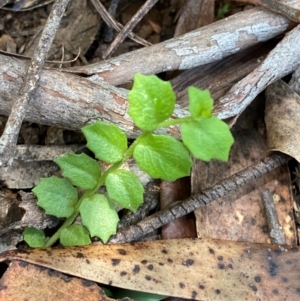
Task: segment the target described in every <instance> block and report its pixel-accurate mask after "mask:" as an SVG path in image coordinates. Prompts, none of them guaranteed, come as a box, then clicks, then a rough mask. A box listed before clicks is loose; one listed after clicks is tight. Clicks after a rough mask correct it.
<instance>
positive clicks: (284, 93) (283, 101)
mask: <svg viewBox="0 0 300 301" xmlns="http://www.w3.org/2000/svg"><path fill="white" fill-rule="evenodd" d="M299 116H300V96H299V95H298V94H297V93H295V92H294V91H293V90H292V89H291V88H290V87H289V86H288V85H287V84H286V83H285V82H284V81H282V80H279V81H277V82H275V83H273V84H271V85H269V86H268V88H267V89H266V112H265V122H266V127H267V136H268V148H269V150H278V151H281V152H283V153H285V154H288V155H290V156H291V157H293V158H295V159H296V160H297V161H298V162H300V152H299V149H300V118H299Z"/></svg>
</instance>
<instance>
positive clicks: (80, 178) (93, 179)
mask: <svg viewBox="0 0 300 301" xmlns="http://www.w3.org/2000/svg"><path fill="white" fill-rule="evenodd" d="M54 162H55V163H56V164H57V165H58V166H59V167H60V168H61V170H62V174H63V176H65V177H66V178H68V179H69V180H70V181H71V183H72V184H73V185H74V186H79V187H81V188H83V189H93V188H94V187H95V186H96V185H97V180H98V178H99V177H100V176H101V169H100V167H99V164H98V162H97V161H96V160H94V159H92V158H91V157H89V156H88V155H86V154H84V153H83V154H80V155H76V154H67V155H64V156H62V157H59V158H57V159H55V160H54Z"/></svg>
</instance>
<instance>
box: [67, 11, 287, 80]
mask: <svg viewBox="0 0 300 301" xmlns="http://www.w3.org/2000/svg"><path fill="white" fill-rule="evenodd" d="M289 24H290V21H289V20H288V19H287V18H286V17H283V16H281V15H279V14H276V13H272V12H269V11H267V10H264V9H260V8H255V9H252V10H247V11H244V12H241V13H238V14H235V15H233V16H231V17H229V18H226V19H223V20H221V21H218V22H215V23H213V24H210V25H208V26H205V27H202V28H200V29H197V30H194V31H192V32H189V33H187V34H185V35H182V36H180V37H176V38H174V39H170V40H168V41H165V42H162V43H159V44H156V45H153V46H150V47H147V48H143V49H139V50H136V51H132V52H129V53H126V54H123V55H120V56H118V57H115V58H112V59H109V60H105V61H103V62H100V63H95V64H92V65H89V66H82V67H75V68H73V69H72V68H71V69H69V71H70V72H75V73H81V74H86V75H94V76H93V80H95V81H106V82H108V83H110V84H112V85H120V84H123V83H126V82H128V81H130V80H132V79H133V76H134V74H135V73H138V72H140V73H143V74H157V73H160V72H164V71H171V70H185V69H190V68H193V67H196V66H200V65H204V64H208V63H211V62H215V61H219V60H221V59H223V58H225V57H227V56H229V55H231V54H234V53H237V52H240V51H242V50H243V49H246V48H248V47H250V46H252V45H255V44H257V43H259V42H263V41H267V40H269V39H272V38H273V37H275V36H278V35H279V34H281V33H283V32H284V31H285V30H286V29H287V28H288V26H289Z"/></svg>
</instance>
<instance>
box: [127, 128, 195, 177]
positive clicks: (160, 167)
mask: <svg viewBox="0 0 300 301" xmlns="http://www.w3.org/2000/svg"><path fill="white" fill-rule="evenodd" d="M133 157H134V159H135V160H136V162H137V164H138V165H139V167H140V169H141V170H143V171H145V172H147V173H148V174H149V175H150V176H151V177H152V178H155V179H157V178H158V179H163V180H167V181H175V180H176V179H178V178H181V177H184V176H187V175H189V174H190V169H191V167H192V160H191V158H190V155H189V152H188V150H187V149H186V147H185V146H184V145H183V144H182V143H181V142H180V141H178V140H176V139H175V138H173V137H170V136H165V135H154V134H149V135H147V136H145V137H144V138H143V139H141V141H140V143H138V144H137V146H136V147H135V149H134V151H133Z"/></svg>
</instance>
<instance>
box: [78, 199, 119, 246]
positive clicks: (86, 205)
mask: <svg viewBox="0 0 300 301" xmlns="http://www.w3.org/2000/svg"><path fill="white" fill-rule="evenodd" d="M79 211H80V214H81V218H82V223H83V225H84V226H86V227H87V228H88V230H89V231H90V234H91V236H98V237H100V238H101V239H102V241H103V242H104V243H106V242H107V241H108V239H109V237H110V236H111V235H113V234H116V231H117V224H118V221H119V217H118V214H117V212H116V209H115V207H114V205H113V204H112V203H111V202H110V201H109V200H108V199H107V198H106V197H105V196H104V195H102V194H95V195H93V196H91V197H89V198H85V199H84V200H83V201H82V203H81V205H80V208H79Z"/></svg>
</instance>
